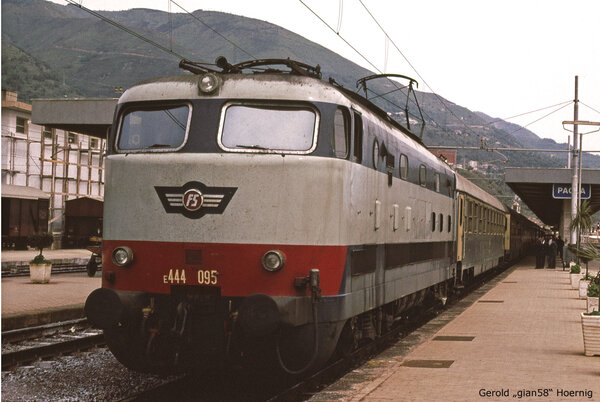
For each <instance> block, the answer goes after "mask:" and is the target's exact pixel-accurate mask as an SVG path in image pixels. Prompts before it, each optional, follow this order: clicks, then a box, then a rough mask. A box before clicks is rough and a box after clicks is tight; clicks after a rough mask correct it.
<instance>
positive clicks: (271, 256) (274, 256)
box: [262, 250, 285, 272]
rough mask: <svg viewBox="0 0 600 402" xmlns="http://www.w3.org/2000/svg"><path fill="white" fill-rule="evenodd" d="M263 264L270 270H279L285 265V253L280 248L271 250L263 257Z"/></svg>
mask: <svg viewBox="0 0 600 402" xmlns="http://www.w3.org/2000/svg"><path fill="white" fill-rule="evenodd" d="M262 266H263V268H264V269H266V270H267V271H270V272H275V271H279V270H280V269H282V268H283V267H284V266H285V255H284V254H283V253H282V252H281V251H279V250H269V251H267V252H266V253H265V254H264V255H263V257H262Z"/></svg>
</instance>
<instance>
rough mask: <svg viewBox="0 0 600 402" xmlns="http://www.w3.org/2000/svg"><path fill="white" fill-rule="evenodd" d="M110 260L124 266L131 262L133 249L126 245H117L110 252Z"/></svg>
mask: <svg viewBox="0 0 600 402" xmlns="http://www.w3.org/2000/svg"><path fill="white" fill-rule="evenodd" d="M112 260H113V263H114V264H115V265H118V266H119V267H125V266H127V265H131V263H132V262H133V251H132V250H131V249H130V248H129V247H127V246H122V247H117V248H115V249H114V250H113V252H112Z"/></svg>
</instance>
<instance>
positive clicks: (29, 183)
mask: <svg viewBox="0 0 600 402" xmlns="http://www.w3.org/2000/svg"><path fill="white" fill-rule="evenodd" d="M31 116H32V106H31V105H30V104H27V103H23V102H19V101H18V99H17V93H15V92H10V91H5V90H3V91H2V148H1V149H2V160H1V166H2V187H3V190H2V197H3V204H5V202H4V201H5V199H4V197H5V191H4V187H5V186H6V187H7V188H8V187H10V189H11V191H10V192H7V194H8V193H10V197H12V198H18V197H25V196H26V195H27V194H31V193H32V191H33V189H37V190H38V191H39V190H41V191H42V192H43V193H45V194H47V196H48V227H47V228H39V230H47V231H49V232H51V233H53V234H54V235H55V245H54V247H57V248H58V247H60V238H61V237H62V233H63V232H64V225H65V219H64V212H65V206H66V204H65V203H66V201H68V200H72V199H76V198H81V197H92V198H94V199H102V198H103V196H104V151H105V147H106V140H104V139H100V138H97V137H91V136H88V135H83V134H78V133H76V132H71V131H66V130H60V129H56V128H50V127H47V126H42V125H37V124H33V123H32V122H31ZM7 196H9V195H7ZM7 213H8V212H7ZM4 215H5V208H4V206H3V217H4ZM7 235H8V233H5V225H3V226H2V237H3V245H4V238H5V236H7Z"/></svg>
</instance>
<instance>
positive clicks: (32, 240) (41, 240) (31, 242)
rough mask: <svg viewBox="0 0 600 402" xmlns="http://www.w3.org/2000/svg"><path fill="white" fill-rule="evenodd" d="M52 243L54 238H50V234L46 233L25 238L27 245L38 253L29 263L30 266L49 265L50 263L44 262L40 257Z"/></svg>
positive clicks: (42, 257)
mask: <svg viewBox="0 0 600 402" xmlns="http://www.w3.org/2000/svg"><path fill="white" fill-rule="evenodd" d="M53 242H54V237H52V233H48V232H38V233H34V234H32V235H30V236H29V237H28V238H27V245H28V246H31V247H34V248H36V249H37V250H39V251H40V253H39V254H38V255H36V256H35V258H34V259H33V260H31V261H30V263H31V264H50V261H48V260H46V259H45V258H44V256H43V255H42V250H44V249H45V248H47V247H50V246H51V245H52V243H53Z"/></svg>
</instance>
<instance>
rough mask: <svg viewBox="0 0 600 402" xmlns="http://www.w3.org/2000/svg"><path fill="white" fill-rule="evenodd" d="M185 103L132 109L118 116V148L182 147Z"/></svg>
mask: <svg viewBox="0 0 600 402" xmlns="http://www.w3.org/2000/svg"><path fill="white" fill-rule="evenodd" d="M190 117H191V107H190V106H188V105H175V106H162V107H148V108H137V109H134V108H131V109H128V110H126V111H125V113H124V114H123V116H122V117H121V124H120V129H119V137H118V139H117V150H118V151H121V152H136V151H137V152H148V151H163V152H164V151H173V150H177V149H179V148H181V147H182V146H183V144H184V142H185V139H186V137H187V133H188V130H189V125H190Z"/></svg>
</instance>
